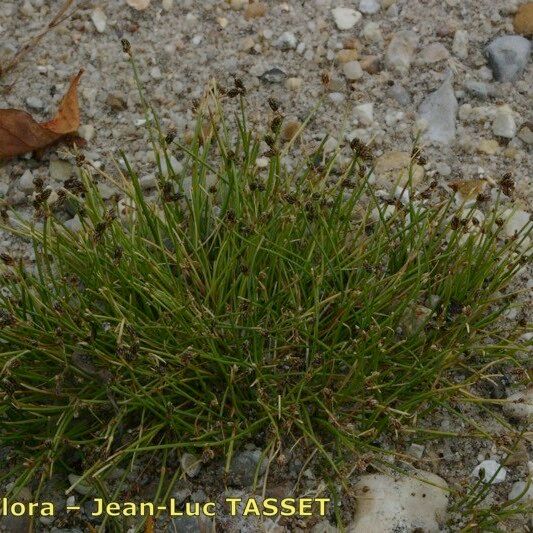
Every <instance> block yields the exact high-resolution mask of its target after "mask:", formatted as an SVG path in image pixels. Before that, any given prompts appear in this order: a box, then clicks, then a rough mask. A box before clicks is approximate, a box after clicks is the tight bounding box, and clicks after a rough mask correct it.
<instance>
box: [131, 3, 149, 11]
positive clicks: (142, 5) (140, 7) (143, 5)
mask: <svg viewBox="0 0 533 533" xmlns="http://www.w3.org/2000/svg"><path fill="white" fill-rule="evenodd" d="M151 1H152V0H126V4H128V5H129V6H130V7H133V9H137V10H138V11H142V10H144V9H146V8H148V7H149V6H150V2H151Z"/></svg>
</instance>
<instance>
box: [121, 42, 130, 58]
mask: <svg viewBox="0 0 533 533" xmlns="http://www.w3.org/2000/svg"><path fill="white" fill-rule="evenodd" d="M120 44H121V45H122V51H123V52H124V53H125V54H128V55H131V44H130V42H129V41H128V39H121V40H120Z"/></svg>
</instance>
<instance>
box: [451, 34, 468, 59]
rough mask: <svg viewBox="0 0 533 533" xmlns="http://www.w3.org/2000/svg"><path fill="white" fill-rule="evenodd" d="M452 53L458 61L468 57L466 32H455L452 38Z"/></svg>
mask: <svg viewBox="0 0 533 533" xmlns="http://www.w3.org/2000/svg"><path fill="white" fill-rule="evenodd" d="M452 52H453V53H454V54H455V55H456V56H457V57H458V58H460V59H466V58H467V57H468V32H467V31H466V30H457V31H456V32H455V35H454V36H453V44H452Z"/></svg>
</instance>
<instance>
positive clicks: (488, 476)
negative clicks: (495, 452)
mask: <svg viewBox="0 0 533 533" xmlns="http://www.w3.org/2000/svg"><path fill="white" fill-rule="evenodd" d="M481 470H483V471H484V473H483V478H482V479H483V482H484V483H489V482H490V483H491V485H495V484H496V483H501V482H502V481H505V478H506V477H507V469H506V468H505V467H504V466H502V465H500V463H498V462H497V461H494V460H492V459H489V460H487V461H482V462H481V463H479V464H478V465H477V466H476V468H474V470H473V471H472V477H475V478H479V477H480V475H481ZM496 472H498V473H497V474H496ZM493 478H494V479H493ZM491 480H492V481H491Z"/></svg>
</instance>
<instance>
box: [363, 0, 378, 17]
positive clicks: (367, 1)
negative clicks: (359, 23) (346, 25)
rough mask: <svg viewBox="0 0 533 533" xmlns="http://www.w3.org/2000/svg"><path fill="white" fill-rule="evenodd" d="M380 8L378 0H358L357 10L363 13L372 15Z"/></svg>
mask: <svg viewBox="0 0 533 533" xmlns="http://www.w3.org/2000/svg"><path fill="white" fill-rule="evenodd" d="M380 9H381V5H380V3H379V2H378V0H360V2H359V11H361V13H364V14H365V15H374V14H375V13H377V12H378V11H379V10H380Z"/></svg>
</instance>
